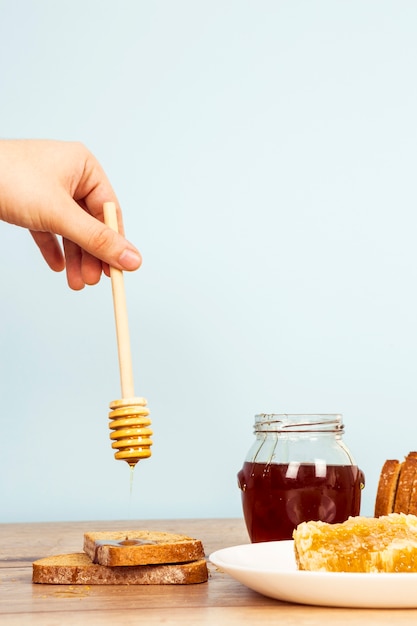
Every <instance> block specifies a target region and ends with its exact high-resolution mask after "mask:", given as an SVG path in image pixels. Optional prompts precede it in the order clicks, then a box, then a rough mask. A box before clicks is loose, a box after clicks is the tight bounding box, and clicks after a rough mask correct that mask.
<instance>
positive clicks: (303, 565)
mask: <svg viewBox="0 0 417 626" xmlns="http://www.w3.org/2000/svg"><path fill="white" fill-rule="evenodd" d="M293 538H294V550H295V558H296V562H297V567H298V569H300V570H309V571H318V572H323V571H324V572H417V517H416V516H415V515H406V514H404V513H390V514H389V515H383V516H381V517H378V518H367V517H360V516H358V517H350V518H349V519H348V520H347V521H346V522H343V523H341V524H328V523H326V522H315V521H314V522H313V521H311V522H303V523H301V524H299V525H298V526H297V528H296V529H295V531H294V533H293Z"/></svg>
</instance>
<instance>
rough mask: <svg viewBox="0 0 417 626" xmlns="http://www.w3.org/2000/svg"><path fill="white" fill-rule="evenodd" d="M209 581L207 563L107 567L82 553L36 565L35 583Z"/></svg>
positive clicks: (177, 582)
mask: <svg viewBox="0 0 417 626" xmlns="http://www.w3.org/2000/svg"><path fill="white" fill-rule="evenodd" d="M207 579H208V571H207V563H206V561H205V559H200V560H197V561H192V562H190V563H175V564H173V565H141V566H133V567H123V566H122V567H105V566H103V565H95V564H94V563H92V562H91V559H90V558H89V557H88V556H87V555H86V554H84V553H83V552H80V553H75V554H61V555H58V556H50V557H46V558H44V559H39V560H37V561H34V562H33V573H32V582H34V583H43V584H52V585H190V584H195V583H204V582H206V581H207Z"/></svg>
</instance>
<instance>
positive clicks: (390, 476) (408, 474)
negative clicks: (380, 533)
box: [374, 452, 417, 517]
mask: <svg viewBox="0 0 417 626" xmlns="http://www.w3.org/2000/svg"><path fill="white" fill-rule="evenodd" d="M389 513H406V514H408V513H411V514H417V452H409V453H408V455H407V456H406V457H405V459H404V461H402V462H400V461H398V460H388V461H385V463H384V465H383V466H382V470H381V474H380V477H379V482H378V489H377V494H376V500H375V512H374V515H375V517H379V516H381V515H388V514H389Z"/></svg>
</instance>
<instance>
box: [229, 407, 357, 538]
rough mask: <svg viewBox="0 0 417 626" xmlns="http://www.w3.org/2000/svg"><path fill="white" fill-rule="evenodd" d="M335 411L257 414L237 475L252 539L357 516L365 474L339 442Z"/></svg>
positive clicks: (281, 535)
mask: <svg viewBox="0 0 417 626" xmlns="http://www.w3.org/2000/svg"><path fill="white" fill-rule="evenodd" d="M343 432H344V424H343V417H342V415H338V414H311V415H288V414H259V415H256V416H255V427H254V433H255V441H254V443H253V445H252V446H251V448H250V449H249V451H248V453H247V455H246V458H245V461H244V463H243V467H242V469H241V470H240V471H239V473H238V485H239V488H240V490H241V496H242V506H243V514H244V518H245V522H246V527H247V530H248V533H249V537H250V539H251V541H252V542H254V543H255V542H260V541H277V540H282V539H291V538H292V533H293V530H294V529H295V528H296V527H297V525H298V524H299V523H301V522H304V521H310V520H321V521H323V522H329V523H336V522H344V521H345V520H346V519H347V518H348V517H349V516H354V515H359V512H360V504H361V490H362V488H363V487H364V481H365V479H364V474H363V472H362V471H361V470H360V469H359V468H358V466H357V465H356V463H355V461H354V459H353V456H352V454H351V452H350V451H349V449H348V448H347V446H346V445H345V443H344V442H343Z"/></svg>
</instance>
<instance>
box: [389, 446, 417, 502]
mask: <svg viewBox="0 0 417 626" xmlns="http://www.w3.org/2000/svg"><path fill="white" fill-rule="evenodd" d="M416 478H417V458H416V457H415V456H412V455H411V454H409V455H407V457H406V459H405V461H404V462H403V463H402V465H401V472H400V477H399V479H398V485H397V492H396V494H395V500H394V509H393V511H394V513H409V509H410V500H411V492H412V490H413V485H414V481H415V480H416Z"/></svg>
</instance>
